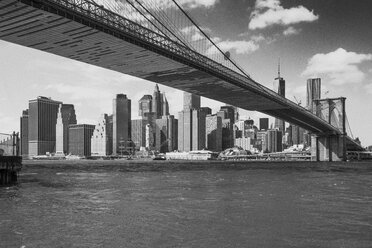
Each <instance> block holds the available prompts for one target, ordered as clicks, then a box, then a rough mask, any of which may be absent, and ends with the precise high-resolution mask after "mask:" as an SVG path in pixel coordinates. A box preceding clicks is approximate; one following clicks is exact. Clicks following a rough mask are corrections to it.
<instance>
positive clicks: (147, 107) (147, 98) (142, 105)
mask: <svg viewBox="0 0 372 248" xmlns="http://www.w3.org/2000/svg"><path fill="white" fill-rule="evenodd" d="M148 113H152V96H151V95H144V96H143V97H142V98H141V99H140V100H139V101H138V115H139V116H141V117H144V116H145V114H148Z"/></svg>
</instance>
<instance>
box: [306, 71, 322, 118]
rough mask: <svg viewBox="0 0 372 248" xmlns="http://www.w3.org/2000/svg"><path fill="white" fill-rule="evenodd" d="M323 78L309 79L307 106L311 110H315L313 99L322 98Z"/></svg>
mask: <svg viewBox="0 0 372 248" xmlns="http://www.w3.org/2000/svg"><path fill="white" fill-rule="evenodd" d="M321 87H322V83H321V79H320V78H311V79H308V80H307V94H306V108H307V109H308V110H310V111H311V112H313V111H314V104H313V100H318V99H320V95H321Z"/></svg>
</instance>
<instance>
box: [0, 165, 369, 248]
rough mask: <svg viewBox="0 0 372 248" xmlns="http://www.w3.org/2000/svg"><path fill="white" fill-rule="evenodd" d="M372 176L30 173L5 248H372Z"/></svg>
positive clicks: (6, 217) (1, 214)
mask: <svg viewBox="0 0 372 248" xmlns="http://www.w3.org/2000/svg"><path fill="white" fill-rule="evenodd" d="M371 233H372V174H371V173H370V172H363V173H362V172H356V171H354V172H350V171H349V172H347V171H344V172H342V171H340V172H326V171H321V172H320V171H315V170H290V169H287V170H259V169H256V170H232V169H231V170H196V171H161V172H160V171H157V172H151V171H148V172H143V171H142V172H120V171H117V170H115V171H113V170H110V169H103V168H100V169H99V170H98V169H97V170H94V169H90V170H87V171H83V170H81V171H75V170H71V169H63V168H58V169H52V168H37V167H35V168H32V167H31V168H27V169H25V170H24V171H23V172H22V175H21V184H20V185H19V186H17V187H10V188H0V241H1V242H0V247H22V246H23V247H26V248H28V247H371V244H372V235H371Z"/></svg>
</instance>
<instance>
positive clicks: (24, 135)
mask: <svg viewBox="0 0 372 248" xmlns="http://www.w3.org/2000/svg"><path fill="white" fill-rule="evenodd" d="M20 124H21V126H20V130H21V150H20V154H21V156H27V155H28V109H26V110H23V111H22V116H21V118H20Z"/></svg>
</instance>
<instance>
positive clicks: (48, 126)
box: [28, 96, 62, 156]
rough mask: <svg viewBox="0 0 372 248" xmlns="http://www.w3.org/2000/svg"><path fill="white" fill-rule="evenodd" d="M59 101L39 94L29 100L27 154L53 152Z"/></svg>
mask: <svg viewBox="0 0 372 248" xmlns="http://www.w3.org/2000/svg"><path fill="white" fill-rule="evenodd" d="M60 104H62V103H61V102H59V101H54V100H52V99H51V98H47V97H42V96H39V97H38V98H37V99H34V100H30V101H29V108H28V109H29V112H28V113H29V117H28V137H29V141H28V155H29V156H34V155H45V154H46V153H47V152H49V153H53V152H55V148H56V147H55V146H56V124H57V114H58V108H59V105H60Z"/></svg>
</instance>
